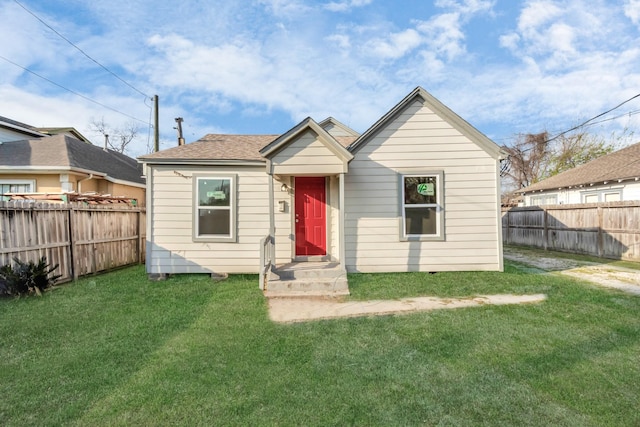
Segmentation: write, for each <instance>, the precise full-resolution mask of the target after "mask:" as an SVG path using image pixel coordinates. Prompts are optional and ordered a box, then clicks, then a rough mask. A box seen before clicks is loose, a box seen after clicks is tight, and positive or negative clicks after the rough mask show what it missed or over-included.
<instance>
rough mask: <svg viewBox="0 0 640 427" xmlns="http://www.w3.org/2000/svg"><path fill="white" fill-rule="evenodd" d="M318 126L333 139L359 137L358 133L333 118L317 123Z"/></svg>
mask: <svg viewBox="0 0 640 427" xmlns="http://www.w3.org/2000/svg"><path fill="white" fill-rule="evenodd" d="M318 125H320V127H321V128H322V129H324V130H326V131H327V132H328V133H329V135H331V136H333V137H334V138H335V137H349V136H352V137H356V138H357V137H359V136H360V134H359V133H358V132H356V131H355V130H353V129H351V128H350V127H349V126H347V125H345V124H343V123H341V122H339V121H338V120H336V119H334V118H333V117H327V118H326V119H324V120H323V121H321V122H320V123H318Z"/></svg>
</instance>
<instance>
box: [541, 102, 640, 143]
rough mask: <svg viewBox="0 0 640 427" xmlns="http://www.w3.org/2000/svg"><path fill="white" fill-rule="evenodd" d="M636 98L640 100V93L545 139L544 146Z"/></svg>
mask: <svg viewBox="0 0 640 427" xmlns="http://www.w3.org/2000/svg"><path fill="white" fill-rule="evenodd" d="M636 98H640V93H639V94H637V95H634V96H632V97H631V98H629V99H627V100H625V101H622V102H621V103H620V104H618V105H616V106H615V107H613V108H610V109H608V110H607V111H605V112H604V113H600V114H598V115H597V116H593V117H591V118H590V119H589V120H586V121H584V122H582V123H581V124H579V125H577V126H574V127H572V128H571V129H567V130H565V131H564V132H560V133H559V134H557V135H556V136H554V137H553V138H549V139H547V140H546V141H544V144H548V143H549V142H551V141H553V140H555V139H558V138H560V137H561V136H563V135H566V134H568V133H569V132H572V131H574V130H576V129H580V128H581V127H583V126H586V125H587V124H588V123H590V122H592V121H594V120H595V119H597V118H600V117H602V116H604V115H605V114H609V113H610V112H612V111H614V110H617V109H618V108H620V107H622V106H623V105H624V104H626V103H628V102H631V101H633V100H634V99H636Z"/></svg>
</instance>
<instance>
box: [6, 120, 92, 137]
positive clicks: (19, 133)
mask: <svg viewBox="0 0 640 427" xmlns="http://www.w3.org/2000/svg"><path fill="white" fill-rule="evenodd" d="M61 134H62V135H67V136H70V137H72V138H76V139H79V140H80V141H84V142H86V143H89V144H91V141H89V140H88V139H87V138H86V137H85V136H84V135H82V134H81V133H80V132H78V131H77V130H76V129H75V128H72V127H53V128H37V127H34V126H31V125H28V124H25V123H21V122H18V121H15V120H11V119H9V118H7V117H3V116H0V142H9V141H20V140H23V139H32V138H44V137H46V136H51V135H61Z"/></svg>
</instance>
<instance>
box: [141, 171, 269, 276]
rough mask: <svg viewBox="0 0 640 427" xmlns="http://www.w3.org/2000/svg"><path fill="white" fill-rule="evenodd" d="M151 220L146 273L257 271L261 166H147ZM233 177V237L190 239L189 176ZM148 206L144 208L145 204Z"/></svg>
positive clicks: (264, 202) (262, 212)
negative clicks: (230, 239) (216, 240)
mask: <svg viewBox="0 0 640 427" xmlns="http://www.w3.org/2000/svg"><path fill="white" fill-rule="evenodd" d="M149 173H150V174H151V177H150V178H151V179H150V182H151V188H150V189H149V191H153V197H152V198H151V201H152V206H151V207H150V208H151V211H152V213H153V214H152V215H149V217H150V218H153V222H152V223H151V224H150V227H151V228H152V229H151V230H150V233H149V234H148V236H150V238H151V239H152V240H151V241H150V242H149V245H148V246H150V248H149V250H148V253H147V270H148V273H194V272H197V273H201V272H204V273H257V272H258V269H259V263H260V262H259V254H260V239H261V238H262V237H264V236H266V235H267V233H268V232H269V190H268V175H267V174H266V173H265V167H264V166H259V167H243V166H241V167H185V166H176V167H174V166H164V165H162V166H159V165H155V166H153V167H151V168H150V171H149ZM216 174H235V175H236V176H237V183H236V196H237V203H236V205H237V211H236V218H237V241H236V242H223V243H212V242H194V241H193V209H194V208H193V206H194V202H193V175H200V176H206V175H209V176H215V175H216ZM278 191H279V189H278ZM148 208H149V207H148Z"/></svg>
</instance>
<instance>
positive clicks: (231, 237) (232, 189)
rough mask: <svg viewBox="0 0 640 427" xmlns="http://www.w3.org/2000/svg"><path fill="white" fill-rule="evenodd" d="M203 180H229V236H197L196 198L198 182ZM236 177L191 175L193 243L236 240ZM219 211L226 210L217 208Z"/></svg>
mask: <svg viewBox="0 0 640 427" xmlns="http://www.w3.org/2000/svg"><path fill="white" fill-rule="evenodd" d="M203 179H228V180H230V188H229V196H230V199H231V200H229V208H228V209H229V211H230V212H229V221H230V224H229V231H230V235H229V236H216V235H211V234H207V235H199V234H198V228H199V215H198V211H199V210H200V205H199V198H198V182H199V181H200V180H203ZM237 180H238V176H237V175H235V174H215V175H193V241H194V242H221V243H234V242H236V239H237V235H238V233H237V230H236V225H237V221H236V217H237V215H238V206H237V202H236V200H237V198H236V185H237ZM206 208H207V209H216V207H212V206H207V207H206ZM219 209H227V208H219Z"/></svg>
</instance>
